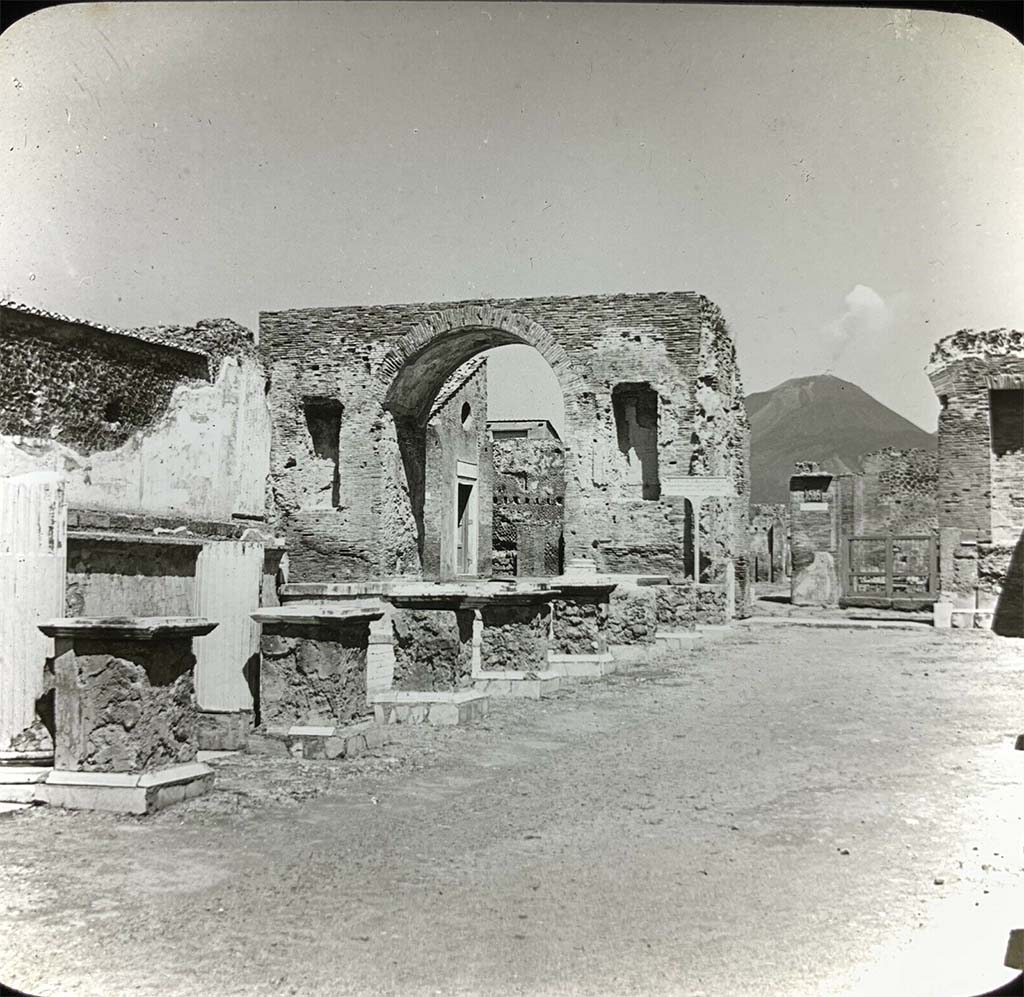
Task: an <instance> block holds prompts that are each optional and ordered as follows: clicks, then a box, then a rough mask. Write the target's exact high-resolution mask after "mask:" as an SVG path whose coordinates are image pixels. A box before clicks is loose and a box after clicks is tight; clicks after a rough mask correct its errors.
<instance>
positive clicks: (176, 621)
mask: <svg viewBox="0 0 1024 997" xmlns="http://www.w3.org/2000/svg"><path fill="white" fill-rule="evenodd" d="M216 626H217V624H216V623H215V622H212V621H210V620H206V619H203V618H202V617H199V616H97V617H88V616H78V617H68V618H66V619H58V620H48V621H47V622H46V623H40V624H39V629H40V630H41V631H42V632H43V633H44V634H46V636H47V637H57V638H64V639H69V640H75V639H76V638H77V639H84V640H90V641H94V640H166V639H172V640H178V639H183V638H192V637H204V636H205V635H206V634H208V633H210V632H211V631H212V630H213V629H214V628H215V627H216Z"/></svg>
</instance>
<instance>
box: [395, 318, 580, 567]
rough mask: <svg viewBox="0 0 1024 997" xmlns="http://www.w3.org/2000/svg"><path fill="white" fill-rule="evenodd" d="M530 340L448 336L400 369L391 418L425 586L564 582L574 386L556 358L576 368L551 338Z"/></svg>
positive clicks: (475, 333)
mask: <svg viewBox="0 0 1024 997" xmlns="http://www.w3.org/2000/svg"><path fill="white" fill-rule="evenodd" d="M541 332H543V331H542V330H541ZM544 337H546V334H544ZM531 339H536V336H535V335H532V334H527V333H525V332H524V331H522V330H520V329H516V328H512V329H509V328H507V327H481V326H462V327H459V328H452V329H445V330H442V331H440V332H437V333H435V334H434V335H433V336H431V337H430V338H429V339H428V340H427V341H426V342H425V343H424V344H423V345H422V346H421V347H420V348H419V349H417V350H413V351H410V352H409V353H408V355H407V356H405V357H404V358H403V359H402V362H401V364H400V366H398V369H397V371H396V373H395V376H394V380H393V381H392V383H391V385H390V387H389V389H388V392H387V394H386V397H385V402H384V407H385V409H386V411H387V412H389V413H390V414H391V416H392V418H393V420H394V427H395V436H396V439H397V444H398V450H399V453H400V455H401V462H400V464H401V471H402V472H403V473H404V479H405V480H404V482H400V483H399V484H400V486H401V487H400V488H399V494H400V495H404V496H407V501H408V506H409V512H410V513H411V518H412V521H413V522H414V523H415V533H416V538H415V542H416V553H417V555H418V561H419V568H420V571H421V572H422V575H423V577H424V578H442V579H453V578H460V577H484V576H490V575H492V574H501V575H507V574H513V575H515V574H519V575H525V574H530V575H534V574H558V573H560V572H561V570H562V561H563V557H564V554H563V551H564V538H563V535H562V534H563V516H564V504H565V484H564V481H565V475H564V444H563V441H562V436H561V433H560V431H559V430H560V429H561V428H562V427H563V426H564V401H563V391H564V386H563V385H562V383H561V381H560V380H559V378H558V377H557V375H556V372H555V370H554V364H553V363H552V356H554V360H555V363H558V364H559V366H560V367H561V368H562V369H563V370H565V369H567V368H568V364H567V361H565V360H564V357H563V356H559V354H560V352H561V351H560V350H559V349H558V348H557V346H554V345H553V343H552V342H551V341H550V337H546V340H547V341H544V340H543V339H542V340H541V342H540V343H537V342H531ZM542 347H543V349H542ZM544 381H546V383H545V384H543V385H542V390H540V392H539V400H540V402H541V403H540V404H536V405H534V402H536V401H537V400H538V382H544ZM492 391H493V393H494V395H495V396H496V397H495V398H494V402H495V403H496V404H492V399H491V393H492ZM492 416H497V418H496V419H495V418H492ZM553 418H555V419H557V421H558V422H559V423H560V424H561V425H560V426H559V428H558V429H556V428H555V426H554V425H553V421H552V419H553ZM496 454H497V459H496ZM556 479H557V480H556ZM495 548H497V551H498V558H497V562H498V563H497V566H496V567H495V564H494V551H495Z"/></svg>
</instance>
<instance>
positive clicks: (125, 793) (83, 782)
mask: <svg viewBox="0 0 1024 997" xmlns="http://www.w3.org/2000/svg"><path fill="white" fill-rule="evenodd" d="M211 789H213V770H212V769H211V768H210V767H209V766H208V765H204V764H202V763H201V762H187V763H185V764H184V765H171V766H169V767H168V768H164V769H157V770H156V771H154V772H146V773H143V774H141V775H139V774H138V773H127V772H67V771H61V770H60V769H54V770H53V771H52V772H51V773H50V774H49V775H48V776H47V777H46V782H45V783H43V786H42V793H41V795H42V797H43V799H44V801H45V802H46V803H49V804H50V806H54V807H65V808H67V809H68V810H105V811H107V812H109V813H119V814H150V813H154V812H155V811H157V810H162V809H163V808H164V807H169V806H173V805H174V804H175V803H181V802H182V801H183V800H189V799H192V798H193V797H195V796H202V795H203V794H204V793H208V792H209V791H210V790H211Z"/></svg>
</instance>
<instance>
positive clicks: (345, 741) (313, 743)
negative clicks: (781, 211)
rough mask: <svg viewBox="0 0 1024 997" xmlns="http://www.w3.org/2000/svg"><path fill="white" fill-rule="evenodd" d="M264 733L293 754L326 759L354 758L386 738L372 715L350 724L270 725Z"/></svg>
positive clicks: (385, 741) (375, 746)
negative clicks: (367, 718)
mask: <svg viewBox="0 0 1024 997" xmlns="http://www.w3.org/2000/svg"><path fill="white" fill-rule="evenodd" d="M264 736H265V737H266V738H268V739H272V740H275V741H279V742H281V743H282V744H283V745H284V746H285V748H286V749H287V752H288V754H290V755H291V756H292V757H293V758H305V759H308V760H318V759H326V760H328V761H331V760H333V759H335V758H357V757H358V756H359V755H361V754H363V753H364V752H366V751H372V750H374V749H376V748H383V747H384V745H385V744H387V740H388V738H387V733H386V731H385V729H384V727H383V726H381V724H380V723H378V722H377V721H376V719H374V720H363V721H360V722H358V723H351V724H324V725H313V724H292V725H291V726H290V727H278V728H273V727H271V728H267V729H266V731H265V734H264ZM257 750H259V748H257Z"/></svg>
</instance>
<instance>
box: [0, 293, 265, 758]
mask: <svg viewBox="0 0 1024 997" xmlns="http://www.w3.org/2000/svg"><path fill="white" fill-rule="evenodd" d="M0 369H2V370H3V371H4V390H3V392H0V532H2V536H0V604H2V605H3V608H2V610H0V656H2V660H0V669H2V670H3V674H4V675H5V676H6V679H7V682H8V683H13V686H11V685H7V686H6V687H5V689H3V690H0V693H2V694H0V753H2V752H9V753H11V754H12V756H14V757H20V756H25V757H28V758H31V757H34V756H39V757H47V756H48V755H49V754H52V751H53V744H52V717H51V716H49V715H48V711H49V709H50V707H49V706H48V705H47V696H48V695H51V694H50V692H49V690H48V688H47V687H46V681H47V680H46V679H45V678H44V675H43V668H42V662H43V660H44V659H45V658H46V656H47V655H48V654H52V646H53V642H52V640H50V639H48V638H46V637H44V636H43V635H42V634H40V633H39V631H38V630H37V628H36V623H37V622H38V621H39V619H40V617H42V618H44V619H45V618H47V617H63V616H68V617H82V616H92V617H96V616H123V617H137V616H159V617H168V616H180V617H192V616H209V617H212V618H213V619H216V620H219V621H221V622H220V625H219V627H218V630H217V632H216V633H215V634H211V636H210V637H207V638H204V640H203V641H201V642H198V644H199V646H200V650H199V652H198V653H199V662H198V667H197V670H196V678H195V682H196V692H197V695H198V701H199V704H200V707H201V708H202V709H203V710H205V711H207V715H208V722H209V731H208V733H209V739H208V740H209V743H210V746H215V745H223V744H225V743H228V742H229V741H230V740H231V738H232V737H235V736H236V735H239V730H238V727H239V723H240V722H241V725H242V726H243V727H244V726H245V725H246V724H247V723H248V720H249V718H250V717H251V711H252V708H253V697H252V692H251V690H250V688H249V686H248V684H247V682H246V679H245V672H244V669H245V667H246V664H247V663H248V662H250V659H252V658H253V656H254V655H255V654H256V641H257V634H256V630H255V627H254V625H253V623H252V621H251V620H250V619H249V616H248V614H249V612H250V610H251V609H254V608H256V607H257V606H258V605H259V604H260V600H261V598H263V597H266V598H270V599H273V598H274V594H273V593H274V576H275V574H276V571H277V563H276V558H277V556H278V552H277V551H276V547H277V545H276V544H275V542H274V540H273V537H272V535H271V533H270V532H268V531H267V530H266V528H265V519H266V516H265V498H266V480H267V474H268V470H269V451H270V417H269V412H268V409H267V405H266V400H265V397H264V390H265V375H264V372H263V368H262V366H261V363H260V361H259V359H258V357H257V356H256V350H255V346H254V344H253V341H252V335H251V333H249V331H248V330H246V329H244V328H242V327H241V326H239V325H237V324H235V323H233V322H230V321H212V322H200V323H198V324H197V325H195V326H191V327H188V328H182V327H160V328H150V329H138V330H132V331H130V332H125V331H122V330H116V329H110V328H107V327H103V326H98V325H95V324H90V323H87V322H81V321H77V320H73V319H69V318H66V317H64V316H60V315H55V314H51V313H48V312H39V311H35V310H30V309H26V308H22V307H20V306H16V305H13V304H4V305H2V306H0ZM55 517H56V518H55ZM65 527H66V531H65ZM51 699H52V696H51ZM222 721H223V722H222ZM225 725H226V726H225ZM222 728H223V729H222ZM229 728H230V729H229Z"/></svg>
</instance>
